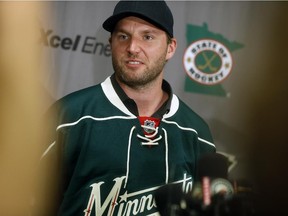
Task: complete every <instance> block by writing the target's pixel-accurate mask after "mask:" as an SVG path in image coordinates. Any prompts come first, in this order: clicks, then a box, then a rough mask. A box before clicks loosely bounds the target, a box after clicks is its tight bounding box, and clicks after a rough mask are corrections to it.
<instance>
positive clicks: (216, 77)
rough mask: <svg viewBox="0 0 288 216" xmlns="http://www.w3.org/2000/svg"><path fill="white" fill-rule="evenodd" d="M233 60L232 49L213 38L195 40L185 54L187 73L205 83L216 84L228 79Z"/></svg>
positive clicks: (195, 79)
mask: <svg viewBox="0 0 288 216" xmlns="http://www.w3.org/2000/svg"><path fill="white" fill-rule="evenodd" d="M232 62H233V61H232V55H231V53H230V51H229V50H228V49H227V48H226V47H225V46H224V45H223V44H222V43H220V42H218V41H215V40H211V39H203V40H198V41H196V42H193V43H192V44H190V45H189V47H188V48H187V49H186V51H185V53H184V56H183V64H184V68H185V71H186V73H187V75H188V76H189V77H190V78H191V79H192V80H194V81H196V82H198V83H200V84H204V85H215V84H218V83H220V82H222V81H223V80H224V79H226V78H227V77H228V76H229V74H230V72H231V70H232V65H233V63H232Z"/></svg>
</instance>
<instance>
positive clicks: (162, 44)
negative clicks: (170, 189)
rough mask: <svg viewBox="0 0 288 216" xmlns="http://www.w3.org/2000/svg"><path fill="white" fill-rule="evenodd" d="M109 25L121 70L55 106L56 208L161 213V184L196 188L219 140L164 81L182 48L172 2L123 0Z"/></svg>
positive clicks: (51, 154)
mask: <svg viewBox="0 0 288 216" xmlns="http://www.w3.org/2000/svg"><path fill="white" fill-rule="evenodd" d="M103 27H104V29H105V30H107V31H109V32H111V37H110V39H109V42H110V44H111V50H112V63H113V67H114V73H113V74H112V76H111V77H108V78H107V79H106V80H105V81H104V82H103V83H101V84H99V85H96V86H93V87H89V88H86V89H83V90H80V91H77V92H74V93H72V94H70V95H68V96H65V97H64V98H62V99H61V100H59V101H58V102H57V103H56V104H55V106H54V107H57V114H58V118H57V119H58V123H57V126H56V131H57V134H56V137H55V140H54V142H53V143H52V144H51V145H50V146H49V148H48V149H47V150H46V151H45V153H44V154H43V158H42V162H43V163H46V162H47V161H48V162H49V163H50V162H51V161H53V162H55V167H54V168H56V170H53V172H54V173H57V176H59V177H60V178H56V177H51V178H50V179H49V180H47V179H46V180H47V182H48V183H52V182H54V183H55V184H56V183H57V185H55V187H53V189H54V190H55V191H56V193H57V194H58V196H57V197H58V198H57V201H58V202H59V206H58V205H56V206H53V208H55V211H57V214H58V215H61V216H68V215H73V216H74V215H77V216H78V215H85V216H88V215H97V216H99V215H156V213H157V209H156V205H155V201H154V198H153V193H154V192H155V190H156V189H157V188H158V187H160V186H162V185H164V184H168V183H173V182H179V183H181V184H182V185H183V189H184V190H185V191H188V190H190V189H191V187H192V183H193V179H195V177H196V171H197V161H198V158H199V157H200V156H201V154H204V153H206V152H215V146H214V144H213V142H212V137H211V134H210V131H209V128H208V126H207V124H206V123H205V122H204V121H203V120H202V118H200V117H199V116H198V115H197V114H195V113H194V112H193V111H192V110H191V109H190V108H189V107H188V106H186V105H185V104H184V103H183V102H182V101H181V100H180V99H179V98H178V97H177V96H176V95H174V94H173V93H172V90H171V87H170V85H169V84H168V82H167V81H165V80H163V74H164V66H165V64H166V62H167V61H168V60H169V59H171V58H172V56H173V55H174V53H175V50H176V47H177V41H176V39H175V38H174V37H173V16H172V13H171V11H170V9H169V8H168V6H167V4H166V3H165V2H164V1H152V2H149V1H120V2H119V3H118V4H117V5H116V7H115V9H114V12H113V15H112V16H111V17H109V18H108V19H107V20H106V21H105V22H104V23H103ZM58 180H59V181H58ZM58 182H60V184H58ZM49 193H52V194H53V195H55V194H54V192H53V190H52V189H51V190H50V191H49ZM49 196H50V195H49ZM47 197H48V195H47ZM54 201H55V200H54ZM49 208H52V207H51V206H49ZM50 215H51V213H50Z"/></svg>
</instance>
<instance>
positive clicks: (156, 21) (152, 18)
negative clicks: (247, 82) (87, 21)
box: [102, 0, 174, 37]
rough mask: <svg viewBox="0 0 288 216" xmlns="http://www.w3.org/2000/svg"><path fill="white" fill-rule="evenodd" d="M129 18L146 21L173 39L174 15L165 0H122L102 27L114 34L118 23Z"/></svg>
mask: <svg viewBox="0 0 288 216" xmlns="http://www.w3.org/2000/svg"><path fill="white" fill-rule="evenodd" d="M128 16H136V17H139V18H141V19H144V20H146V21H147V22H149V23H151V24H153V25H155V26H157V27H159V28H160V29H162V30H164V31H165V32H167V34H168V35H169V36H170V37H173V24H174V20H173V15H172V12H171V10H170V9H169V7H168V5H167V4H166V2H165V1H164V0H162V1H161V0H159V1H137V0H135V1H127V0H120V1H119V2H118V3H117V4H116V6H115V8H114V11H113V15H112V16H110V17H109V18H108V19H106V20H105V21H104V23H103V25H102V26H103V28H104V29H105V30H107V31H108V32H112V31H113V30H114V27H115V26H116V24H117V22H118V21H119V20H121V19H123V18H125V17H128Z"/></svg>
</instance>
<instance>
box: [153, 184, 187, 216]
mask: <svg viewBox="0 0 288 216" xmlns="http://www.w3.org/2000/svg"><path fill="white" fill-rule="evenodd" d="M154 198H155V202H156V205H157V210H158V212H159V213H160V215H161V216H168V215H169V216H170V215H177V216H178V215H181V216H182V215H184V214H183V213H180V212H181V211H186V210H187V205H186V195H185V194H184V192H183V190H182V185H181V184H179V183H177V184H176V183H171V184H167V185H164V186H161V187H159V188H158V189H157V190H156V191H155V193H154Z"/></svg>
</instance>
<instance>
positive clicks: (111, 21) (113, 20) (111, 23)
mask: <svg viewBox="0 0 288 216" xmlns="http://www.w3.org/2000/svg"><path fill="white" fill-rule="evenodd" d="M128 16H136V17H139V18H141V19H144V20H146V21H148V22H149V23H151V24H153V25H155V26H156V27H158V28H160V29H162V30H164V31H165V32H167V30H166V29H165V28H164V27H163V26H161V25H160V24H159V23H156V22H155V21H154V20H152V19H150V18H149V17H147V16H145V15H144V14H141V13H135V12H122V13H119V14H116V15H113V16H110V17H109V18H108V19H106V20H105V21H104V23H103V25H102V26H103V28H104V29H105V30H106V31H108V32H113V30H114V28H115V26H116V24H117V23H118V22H119V21H120V20H121V19H123V18H125V17H128Z"/></svg>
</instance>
